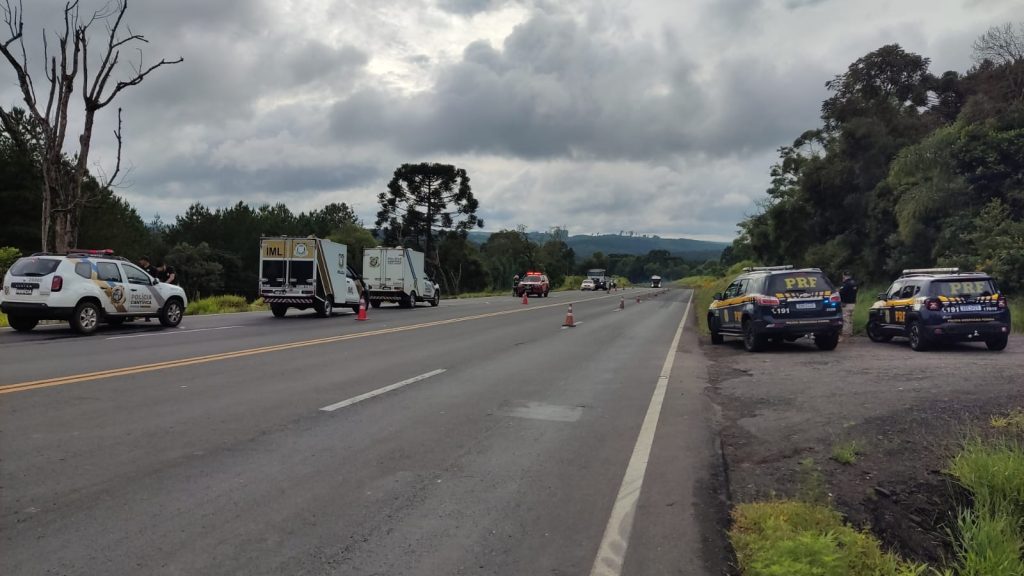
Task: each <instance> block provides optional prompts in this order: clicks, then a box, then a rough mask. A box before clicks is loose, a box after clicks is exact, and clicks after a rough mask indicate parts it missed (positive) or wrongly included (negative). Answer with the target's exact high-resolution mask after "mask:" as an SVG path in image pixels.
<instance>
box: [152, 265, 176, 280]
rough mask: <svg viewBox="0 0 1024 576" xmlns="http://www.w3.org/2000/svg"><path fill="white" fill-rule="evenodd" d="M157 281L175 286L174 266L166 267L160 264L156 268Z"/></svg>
mask: <svg viewBox="0 0 1024 576" xmlns="http://www.w3.org/2000/svg"><path fill="white" fill-rule="evenodd" d="M156 272H157V276H156V277H157V279H158V280H160V281H161V282H163V283H165V284H177V283H178V274H177V272H175V271H174V266H168V265H167V264H161V265H160V266H157V269H156Z"/></svg>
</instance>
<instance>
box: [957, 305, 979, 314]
mask: <svg viewBox="0 0 1024 576" xmlns="http://www.w3.org/2000/svg"><path fill="white" fill-rule="evenodd" d="M960 311H961V312H981V304H964V305H962V306H960Z"/></svg>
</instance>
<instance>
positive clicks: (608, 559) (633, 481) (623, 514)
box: [590, 293, 693, 576]
mask: <svg viewBox="0 0 1024 576" xmlns="http://www.w3.org/2000/svg"><path fill="white" fill-rule="evenodd" d="M692 303H693V293H691V294H690V299H689V301H687V303H686V311H685V312H683V319H682V320H680V321H679V328H677V329H676V335H675V338H673V339H672V345H671V346H669V349H668V355H667V356H666V357H665V364H664V365H663V366H662V368H661V375H660V376H658V384H657V385H656V386H655V387H654V394H652V395H651V403H650V405H649V406H648V407H647V415H646V416H644V422H643V424H642V425H641V426H640V434H638V435H637V439H636V445H635V446H634V447H633V455H632V456H630V458H629V465H627V466H626V473H625V474H624V475H623V477H622V485H621V486H619V493H618V495H617V496H616V497H615V504H614V506H612V513H611V516H610V517H609V518H608V524H607V526H605V529H604V536H603V537H602V538H601V545H600V547H598V549H597V556H596V557H595V558H594V566H593V567H592V568H591V569H590V576H620V575H621V574H622V566H623V564H624V563H625V559H626V551H627V550H628V549H629V535H630V533H631V532H632V531H633V520H634V518H635V516H636V507H637V503H638V502H639V501H640V490H641V489H642V488H643V485H644V475H645V474H646V473H647V462H648V460H649V459H650V456H651V447H652V446H653V444H654V434H655V432H656V431H657V429H658V419H659V418H660V417H661V407H662V405H663V404H664V403H665V392H666V390H667V389H668V380H669V377H670V376H671V375H672V366H673V365H674V364H675V361H676V348H678V347H679V340H680V338H681V337H682V335H683V327H684V326H685V325H686V318H687V316H689V315H690V304H692Z"/></svg>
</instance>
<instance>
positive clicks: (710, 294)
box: [675, 272, 739, 336]
mask: <svg viewBox="0 0 1024 576" xmlns="http://www.w3.org/2000/svg"><path fill="white" fill-rule="evenodd" d="M738 273H739V272H737V274H738ZM732 278H733V276H727V277H725V278H716V277H714V276H688V277H686V278H683V279H682V280H678V281H676V282H675V284H676V285H677V286H679V287H680V288H689V289H691V290H693V308H694V310H696V312H697V330H698V331H699V332H700V333H701V334H703V335H705V336H707V335H708V334H710V331H709V330H708V323H707V320H706V318H705V316H706V315H707V309H708V307H709V306H711V302H712V301H713V300H714V295H715V293H716V292H722V291H724V290H725V289H726V288H728V287H729V283H730V282H731V281H732Z"/></svg>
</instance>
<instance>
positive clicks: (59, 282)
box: [50, 276, 64, 292]
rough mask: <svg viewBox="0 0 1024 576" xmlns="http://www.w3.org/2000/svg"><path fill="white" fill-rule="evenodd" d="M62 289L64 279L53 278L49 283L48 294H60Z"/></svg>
mask: <svg viewBox="0 0 1024 576" xmlns="http://www.w3.org/2000/svg"><path fill="white" fill-rule="evenodd" d="M63 287H64V278H63V277H61V276H54V277H53V280H51V281H50V292H60V289H61V288H63Z"/></svg>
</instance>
